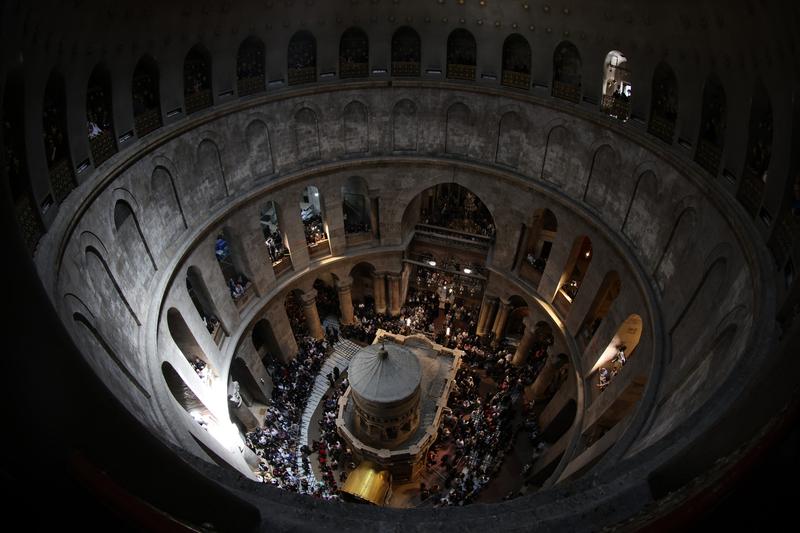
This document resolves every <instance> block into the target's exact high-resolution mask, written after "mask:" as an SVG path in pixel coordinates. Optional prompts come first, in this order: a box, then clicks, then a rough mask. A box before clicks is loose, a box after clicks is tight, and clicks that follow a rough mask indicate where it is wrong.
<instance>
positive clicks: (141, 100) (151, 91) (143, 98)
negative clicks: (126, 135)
mask: <svg viewBox="0 0 800 533" xmlns="http://www.w3.org/2000/svg"><path fill="white" fill-rule="evenodd" d="M131 85H132V87H131V93H132V96H133V124H134V128H135V130H136V135H137V136H139V137H144V136H145V135H147V134H148V133H150V132H152V131H154V130H157V129H158V128H160V127H161V124H162V121H161V94H160V92H159V73H158V65H157V64H156V62H155V60H154V59H153V58H152V57H150V56H144V57H142V58H141V59H140V60H139V62H138V63H137V64H136V69H134V71H133V81H132V84H131Z"/></svg>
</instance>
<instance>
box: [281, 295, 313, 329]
mask: <svg viewBox="0 0 800 533" xmlns="http://www.w3.org/2000/svg"><path fill="white" fill-rule="evenodd" d="M283 305H284V308H285V309H286V316H287V317H288V318H289V324H290V325H291V327H292V333H294V337H295V338H296V339H302V338H304V337H306V336H307V335H308V334H309V332H308V324H307V322H306V312H305V310H304V309H303V291H301V290H300V289H294V290H291V291H289V292H288V293H287V294H286V298H285V299H284V301H283Z"/></svg>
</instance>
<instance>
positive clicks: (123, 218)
mask: <svg viewBox="0 0 800 533" xmlns="http://www.w3.org/2000/svg"><path fill="white" fill-rule="evenodd" d="M114 229H115V230H116V233H117V239H118V243H119V244H120V245H121V246H122V247H123V248H125V249H126V252H128V253H132V254H135V253H136V251H135V248H136V244H135V241H136V240H138V241H139V242H140V243H141V244H142V247H143V248H144V251H145V253H146V254H147V257H148V259H150V264H151V265H152V266H153V270H157V268H156V261H155V259H153V254H152V253H151V252H150V247H149V246H148V245H147V241H146V240H145V238H144V234H143V233H142V228H141V227H140V226H139V220H138V219H137V218H136V214H135V213H134V212H133V209H132V208H131V206H130V204H129V203H128V202H126V201H124V200H117V203H116V204H114Z"/></svg>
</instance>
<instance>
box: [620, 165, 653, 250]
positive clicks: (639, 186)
mask: <svg viewBox="0 0 800 533" xmlns="http://www.w3.org/2000/svg"><path fill="white" fill-rule="evenodd" d="M659 191H660V180H659V179H658V176H656V173H655V172H654V171H653V170H652V169H650V168H647V169H645V170H643V171H642V172H641V173H640V174H639V177H638V178H636V185H634V187H633V194H631V199H630V201H629V202H628V208H627V209H626V210H625V217H624V218H623V219H622V225H621V227H620V230H621V231H622V233H624V234H625V235H627V236H628V237H629V238H630V239H631V240H632V241H633V242H636V243H640V242H642V241H643V239H644V238H645V237H647V236H650V237H651V241H652V242H650V244H651V246H642V245H639V246H640V248H642V249H643V250H651V249H652V246H653V245H655V242H654V239H655V237H656V235H655V233H654V232H651V231H642V230H643V229H645V228H646V227H647V224H645V222H646V221H647V220H649V219H650V218H651V217H652V214H653V211H652V209H653V207H654V206H655V205H656V202H657V201H658V199H659V198H660V192H659ZM629 220H630V221H631V222H632V223H631V225H630V226H628V221H629ZM637 230H639V232H638V233H637Z"/></svg>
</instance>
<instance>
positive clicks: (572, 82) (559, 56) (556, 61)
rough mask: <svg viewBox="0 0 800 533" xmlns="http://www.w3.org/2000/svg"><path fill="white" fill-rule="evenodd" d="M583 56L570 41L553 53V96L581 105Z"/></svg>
mask: <svg viewBox="0 0 800 533" xmlns="http://www.w3.org/2000/svg"><path fill="white" fill-rule="evenodd" d="M582 69H583V65H582V64H581V54H580V52H578V48H577V47H576V46H575V45H574V44H572V43H571V42H569V41H563V42H561V43H559V45H558V46H557V47H556V49H555V52H553V96H555V97H556V98H562V99H564V100H569V101H570V102H574V103H576V104H579V103H580V101H581V73H582Z"/></svg>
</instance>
